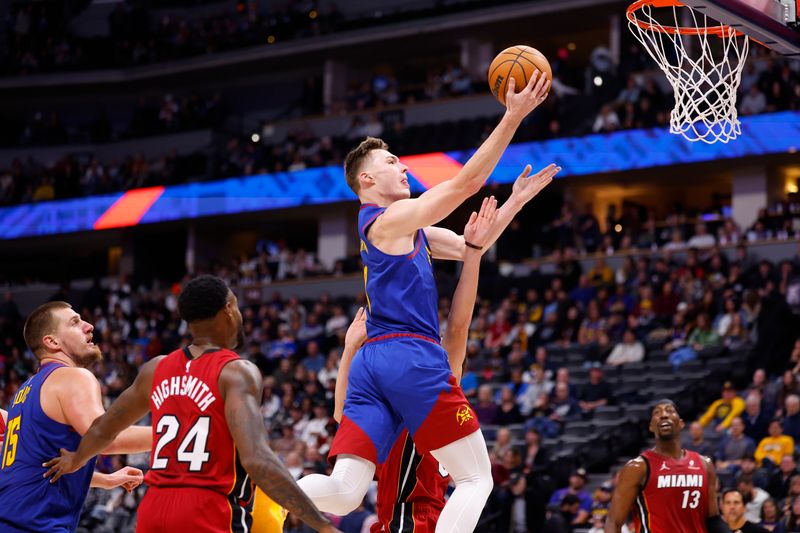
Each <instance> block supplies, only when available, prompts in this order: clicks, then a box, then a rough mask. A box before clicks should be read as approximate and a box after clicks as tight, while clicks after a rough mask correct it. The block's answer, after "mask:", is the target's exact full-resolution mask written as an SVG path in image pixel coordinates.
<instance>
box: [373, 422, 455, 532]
mask: <svg viewBox="0 0 800 533" xmlns="http://www.w3.org/2000/svg"><path fill="white" fill-rule="evenodd" d="M376 476H377V478H378V505H377V507H378V509H377V510H378V522H377V523H375V524H373V525H372V527H371V528H370V532H371V533H400V532H403V531H414V533H433V531H434V529H435V528H436V522H437V520H438V518H439V515H440V514H441V512H442V508H443V507H444V495H445V492H446V491H447V486H448V484H449V482H450V476H449V475H448V474H447V472H446V471H445V470H444V468H442V467H440V465H439V462H438V461H437V460H436V459H434V458H433V456H432V455H431V454H429V453H426V454H424V455H420V454H419V453H418V452H417V449H416V447H415V446H414V441H412V440H411V437H410V436H409V434H408V431H407V430H403V433H401V435H400V437H399V438H398V439H397V441H395V443H394V446H393V447H392V450H391V451H390V452H389V455H388V457H387V458H386V461H385V462H384V463H382V464H380V465H378V468H377V471H376Z"/></svg>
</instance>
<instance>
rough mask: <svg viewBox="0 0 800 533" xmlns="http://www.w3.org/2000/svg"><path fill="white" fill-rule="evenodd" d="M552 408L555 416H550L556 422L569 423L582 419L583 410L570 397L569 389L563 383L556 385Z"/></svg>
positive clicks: (551, 402)
mask: <svg viewBox="0 0 800 533" xmlns="http://www.w3.org/2000/svg"><path fill="white" fill-rule="evenodd" d="M550 408H551V409H552V410H553V414H551V415H550V418H551V419H552V420H555V421H556V422H561V423H563V422H567V421H569V420H575V419H576V418H578V417H580V414H581V408H580V406H579V405H578V402H577V401H576V400H575V398H573V397H571V396H570V395H569V387H568V386H567V384H566V383H565V382H563V381H559V382H558V383H556V386H555V388H554V389H553V396H552V398H551V399H550Z"/></svg>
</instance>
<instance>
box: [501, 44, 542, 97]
mask: <svg viewBox="0 0 800 533" xmlns="http://www.w3.org/2000/svg"><path fill="white" fill-rule="evenodd" d="M537 68H538V69H539V71H540V72H544V73H545V75H546V76H547V79H549V80H550V81H552V80H553V70H552V69H551V68H550V62H549V61H547V58H546V57H544V55H542V53H541V52H540V51H539V50H537V49H536V48H531V47H530V46H525V45H517V46H512V47H510V48H506V49H505V50H503V51H502V52H500V53H499V54H497V57H495V58H494V60H493V61H492V64H491V65H489V89H490V90H491V91H492V94H493V95H494V97H495V98H497V99H498V100H499V101H500V103H501V104H503V105H506V91H507V90H508V78H509V77H511V76H513V77H514V82H515V84H516V87H515V90H516V92H520V91H521V90H522V89H524V88H525V86H526V85H528V81H530V79H531V76H532V75H533V71H534V70H535V69H537Z"/></svg>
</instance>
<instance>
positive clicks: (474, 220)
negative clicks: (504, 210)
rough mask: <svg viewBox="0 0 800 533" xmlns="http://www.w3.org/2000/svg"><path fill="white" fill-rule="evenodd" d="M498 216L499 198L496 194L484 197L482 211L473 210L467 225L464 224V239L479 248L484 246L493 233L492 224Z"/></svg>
mask: <svg viewBox="0 0 800 533" xmlns="http://www.w3.org/2000/svg"><path fill="white" fill-rule="evenodd" d="M496 218H497V199H496V198H495V197H494V196H490V197H489V198H484V199H483V203H481V209H480V211H479V212H477V213H476V212H475V211H473V212H472V215H470V217H469V221H468V222H467V225H466V226H464V240H465V241H467V242H468V243H470V244H473V245H475V246H477V247H479V248H484V247H485V245H486V242H487V241H488V240H489V237H490V236H491V234H492V226H494V221H495V219H496ZM483 251H484V252H485V251H486V250H483Z"/></svg>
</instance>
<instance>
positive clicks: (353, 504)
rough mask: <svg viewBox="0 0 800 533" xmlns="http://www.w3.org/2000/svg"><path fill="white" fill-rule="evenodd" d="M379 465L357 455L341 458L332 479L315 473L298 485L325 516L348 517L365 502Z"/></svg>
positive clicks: (337, 460)
mask: <svg viewBox="0 0 800 533" xmlns="http://www.w3.org/2000/svg"><path fill="white" fill-rule="evenodd" d="M374 474H375V464H373V463H372V462H370V461H367V460H366V459H362V458H361V457H356V456H355V455H340V456H339V457H337V458H336V465H334V467H333V472H331V475H330V476H323V475H322V474H311V475H308V476H306V477H304V478H302V479H300V480H298V482H297V484H298V485H300V488H301V489H303V492H305V493H306V494H307V495H308V497H309V498H311V501H313V502H314V505H316V506H317V508H318V509H319V510H320V511H322V512H324V513H332V514H335V515H337V516H344V515H346V514H347V513H349V512H351V511H354V510H355V509H356V508H358V506H359V505H360V504H361V502H362V501H363V500H364V495H365V494H366V493H367V489H368V488H369V484H370V482H371V481H372V476H373V475H374Z"/></svg>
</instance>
